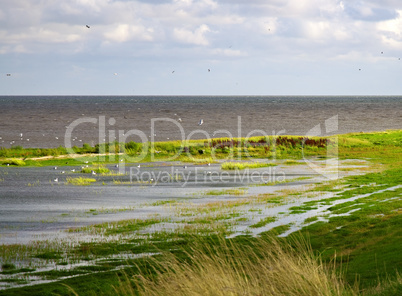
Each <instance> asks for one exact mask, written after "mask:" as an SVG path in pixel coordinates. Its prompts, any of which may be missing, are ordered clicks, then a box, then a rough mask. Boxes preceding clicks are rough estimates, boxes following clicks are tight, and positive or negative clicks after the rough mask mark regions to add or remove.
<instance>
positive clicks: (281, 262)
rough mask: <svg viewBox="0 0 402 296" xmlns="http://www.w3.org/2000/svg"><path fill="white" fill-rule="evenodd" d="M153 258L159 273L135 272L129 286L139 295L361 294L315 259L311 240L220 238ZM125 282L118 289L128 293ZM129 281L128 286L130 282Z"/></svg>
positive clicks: (309, 295) (128, 289)
mask: <svg viewBox="0 0 402 296" xmlns="http://www.w3.org/2000/svg"><path fill="white" fill-rule="evenodd" d="M165 256H166V258H165V260H162V261H161V260H160V259H159V260H158V261H156V260H155V262H154V263H155V264H156V265H155V266H156V268H155V270H154V272H156V276H146V275H145V276H143V275H140V276H138V275H136V276H135V277H133V278H132V280H131V284H133V286H134V287H135V290H138V291H139V294H140V295H175V296H180V295H211V296H212V295H213V296H219V295H225V296H226V295H289V296H291V295H297V296H300V295H306V296H311V295H357V294H358V290H357V289H356V288H353V287H349V286H348V285H347V284H345V283H344V282H343V281H342V280H341V278H340V276H339V275H338V274H337V273H336V272H335V268H334V267H328V266H327V265H324V264H323V263H322V262H320V260H319V259H317V258H316V257H315V256H314V254H313V252H312V250H311V248H310V247H309V245H308V244H307V243H304V242H302V243H300V242H299V243H297V246H296V248H292V247H291V246H290V245H284V244H282V243H280V242H279V241H278V240H276V239H271V240H270V241H269V242H268V241H266V240H262V239H261V240H258V241H257V242H254V243H252V244H251V245H250V244H247V245H243V244H233V243H231V242H230V241H227V240H225V239H221V240H220V243H219V244H218V245H215V246H209V245H208V244H207V245H206V244H202V243H199V244H197V245H196V246H195V247H193V248H192V249H191V250H190V251H189V252H187V256H188V260H184V261H183V260H181V259H180V258H179V257H177V256H174V255H172V254H165ZM131 284H128V282H127V281H125V284H121V285H120V287H116V293H117V294H121V295H123V294H124V295H130V294H131V293H130V292H131V291H133V290H132V288H133V287H132V286H131ZM129 285H130V286H129Z"/></svg>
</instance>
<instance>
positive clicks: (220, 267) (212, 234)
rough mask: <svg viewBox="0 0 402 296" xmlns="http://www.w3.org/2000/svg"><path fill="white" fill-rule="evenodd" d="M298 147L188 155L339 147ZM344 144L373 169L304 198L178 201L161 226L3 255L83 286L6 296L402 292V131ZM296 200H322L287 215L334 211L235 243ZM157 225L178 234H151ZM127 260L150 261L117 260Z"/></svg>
mask: <svg viewBox="0 0 402 296" xmlns="http://www.w3.org/2000/svg"><path fill="white" fill-rule="evenodd" d="M268 139H269V138H268ZM284 139H286V140H284ZM290 139H293V140H292V141H293V142H292V141H291V140H290ZM331 139H332V143H335V139H334V138H331ZM331 139H330V141H331ZM299 140H300V137H284V138H282V139H281V140H280V143H279V141H278V143H279V144H278V145H277V146H275V149H272V148H273V147H272V145H270V146H269V145H268V144H267V143H268V140H267V138H253V140H252V142H250V140H245V139H242V140H234V139H233V140H232V139H226V140H223V139H221V142H215V143H214V142H212V143H209V142H207V143H205V142H204V141H194V142H191V143H188V146H185V147H188V151H187V152H188V153H190V155H192V154H191V153H193V154H194V155H193V157H194V159H197V160H203V159H208V160H210V159H211V157H212V156H214V155H215V156H217V157H218V158H219V157H220V158H221V159H226V157H229V156H230V155H232V156H233V158H235V157H236V156H238V155H239V154H241V155H242V156H247V155H248V156H250V157H256V158H265V159H271V158H273V157H278V158H284V159H292V160H299V159H301V157H302V155H303V154H304V155H308V156H309V157H310V156H318V157H326V156H327V155H328V154H327V152H328V149H329V148H331V147H333V146H328V145H329V144H328V143H329V142H328V141H327V140H325V141H324V140H320V141H318V140H315V141H316V142H311V143H310V144H311V145H309V146H308V147H307V148H306V147H302V145H301V143H300V142H298V141H299ZM336 141H337V143H338V154H339V157H340V158H341V159H345V160H346V159H350V163H351V165H358V164H359V163H360V162H359V161H360V160H364V161H369V163H370V164H371V166H370V168H369V169H370V170H369V171H367V172H364V171H362V174H360V175H356V176H349V177H345V178H344V179H341V180H336V181H331V182H323V183H321V184H316V185H314V186H310V187H306V188H305V189H303V190H299V191H290V190H288V191H286V190H284V191H278V192H277V193H272V194H271V193H270V194H261V195H258V196H247V197H244V196H242V195H243V194H239V197H238V198H237V199H236V200H230V201H212V202H210V203H208V204H203V205H188V204H182V203H181V202H180V201H177V200H172V201H169V202H165V203H158V204H156V205H155V206H160V207H169V208H173V210H175V213H176V217H178V218H177V220H173V219H171V218H161V217H152V218H149V219H144V220H125V221H118V222H113V223H104V224H99V225H94V226H91V227H86V228H82V229H71V230H70V232H71V233H77V234H79V233H80V234H85V233H91V234H98V235H101V236H102V237H103V238H104V240H103V241H97V242H89V243H88V242H87V243H80V244H78V245H74V244H68V243H64V242H59V244H58V245H56V244H54V243H53V242H49V243H48V244H47V245H46V244H45V243H44V244H42V245H40V244H39V245H31V246H29V247H24V246H2V247H1V248H0V254H1V256H2V258H6V260H4V259H3V264H8V265H6V268H3V269H2V272H3V273H4V272H6V273H13V272H14V273H15V274H18V273H19V272H21V267H20V266H18V265H15V264H14V265H13V258H19V259H21V260H22V259H24V258H25V257H24V256H27V257H35V258H38V259H39V258H42V259H43V258H45V259H46V260H49V261H51V262H55V263H56V265H57V266H58V269H57V270H52V271H46V272H41V273H39V272H37V271H35V270H32V271H28V272H29V273H32V274H35V272H36V273H38V274H37V276H42V277H44V278H47V279H60V278H61V277H62V276H73V275H75V276H77V277H75V278H69V279H63V280H62V281H61V282H55V283H50V284H44V285H36V286H33V287H23V288H18V289H8V290H4V291H2V290H0V295H200V294H203V295H243V294H245V295H400V294H402V279H401V277H400V276H399V273H400V271H401V268H402V265H401V264H402V255H401V254H402V253H401V252H400V250H401V249H402V244H401V242H402V231H401V229H402V228H401V225H402V221H401V208H402V188H401V187H399V186H400V185H401V184H402V159H401V155H402V130H400V131H388V132H382V133H356V134H348V135H339V136H338V137H337V140H336ZM250 143H252V144H250ZM190 144H191V145H190ZM218 144H219V146H217V145H218ZM270 144H272V140H270ZM320 145H321V146H322V147H320ZM175 147H179V144H177V143H176V142H169V143H163V144H160V145H159V146H157V145H155V149H156V150H157V151H159V153H157V154H156V155H157V157H160V159H163V158H164V157H168V156H171V155H174V153H175V149H176V148H175ZM190 147H195V148H190ZM267 147H268V149H267ZM137 148H138V149H137V152H136V153H140V148H139V147H137ZM191 149H192V150H191ZM191 151H192V152H191ZM200 151H202V153H201V152H200ZM187 152H186V151H183V155H182V156H179V158H180V157H187V158H188V157H189V156H188V153H187ZM273 153H275V154H273ZM25 161H26V160H25ZM291 162H292V161H289V164H288V165H291ZM207 163H209V161H208V162H207ZM296 165H298V162H297V163H296ZM210 193H211V194H212V195H231V196H237V194H232V193H231V191H228V190H226V191H217V192H205V191H204V195H209V194H210ZM242 193H244V192H242ZM328 193H331V194H332V195H331V197H330V198H326V199H325V200H324V199H319V198H315V199H314V198H313V197H320V196H324V195H326V194H328ZM298 196H307V197H312V198H311V200H309V201H307V202H304V203H302V204H300V205H299V206H297V207H293V208H291V209H290V210H289V213H284V214H283V215H303V214H306V213H309V212H312V211H314V210H316V209H319V208H320V207H327V210H326V211H323V212H322V213H320V214H319V216H318V217H316V216H313V217H308V218H306V219H305V221H304V223H305V225H304V227H302V229H301V230H300V231H299V232H296V233H293V234H291V235H290V236H287V237H280V238H277V237H276V235H280V234H283V233H285V231H287V230H289V229H290V227H291V226H292V225H281V226H278V227H275V228H271V229H270V230H267V231H262V232H261V234H260V235H259V236H258V237H252V236H250V235H247V234H243V235H239V236H236V237H234V238H230V239H229V238H225V237H228V236H229V235H231V234H233V229H234V227H235V226H236V225H239V224H240V225H249V226H248V227H250V228H252V229H264V227H267V226H269V225H270V224H272V223H275V221H276V220H277V217H271V216H269V217H262V215H261V219H259V221H258V222H256V223H254V222H253V223H251V222H250V223H248V224H247V221H248V219H250V216H252V215H257V216H258V217H260V216H259V212H261V211H262V210H261V209H264V207H272V206H275V205H283V204H285V203H286V201H287V199H288V198H290V197H296V198H297V197H298ZM250 213H252V214H251V215H250ZM300 217H301V216H300ZM242 223H244V224H242ZM158 225H160V226H164V225H167V226H172V225H173V226H174V227H173V230H165V229H164V228H163V227H161V228H160V229H159V230H157V231H152V232H151V231H149V230H150V229H153V228H152V227H155V226H158ZM24 248H25V249H24ZM127 253H129V254H137V255H142V257H140V258H128V259H122V258H118V259H113V258H112V257H111V256H112V255H116V254H127ZM24 254H25V255H24ZM149 254H153V256H151V257H150V256H148V255H149ZM24 260H25V259H24ZM74 262H88V264H87V265H86V266H81V267H79V266H78V267H75V268H73V269H71V270H63V268H62V267H63V266H66V265H65V264H70V263H74ZM32 269H35V266H33V267H32ZM94 271H96V272H97V273H94ZM21 280H24V278H23V277H22V278H21Z"/></svg>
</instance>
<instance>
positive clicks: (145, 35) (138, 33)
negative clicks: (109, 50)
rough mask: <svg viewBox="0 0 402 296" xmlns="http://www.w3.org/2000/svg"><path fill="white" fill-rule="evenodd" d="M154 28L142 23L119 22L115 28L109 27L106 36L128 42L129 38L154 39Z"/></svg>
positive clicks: (110, 39)
mask: <svg viewBox="0 0 402 296" xmlns="http://www.w3.org/2000/svg"><path fill="white" fill-rule="evenodd" d="M153 33H154V30H153V29H152V28H148V29H147V28H145V27H144V26H141V25H129V24H117V25H116V26H115V28H113V29H109V30H107V31H106V32H105V33H104V36H105V38H106V39H107V40H109V41H115V42H126V41H129V40H145V41H152V40H153Z"/></svg>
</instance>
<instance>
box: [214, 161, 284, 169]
mask: <svg viewBox="0 0 402 296" xmlns="http://www.w3.org/2000/svg"><path fill="white" fill-rule="evenodd" d="M271 166H276V164H274V163H261V162H231V161H230V162H224V163H222V164H221V169H222V170H244V169H256V168H263V167H271Z"/></svg>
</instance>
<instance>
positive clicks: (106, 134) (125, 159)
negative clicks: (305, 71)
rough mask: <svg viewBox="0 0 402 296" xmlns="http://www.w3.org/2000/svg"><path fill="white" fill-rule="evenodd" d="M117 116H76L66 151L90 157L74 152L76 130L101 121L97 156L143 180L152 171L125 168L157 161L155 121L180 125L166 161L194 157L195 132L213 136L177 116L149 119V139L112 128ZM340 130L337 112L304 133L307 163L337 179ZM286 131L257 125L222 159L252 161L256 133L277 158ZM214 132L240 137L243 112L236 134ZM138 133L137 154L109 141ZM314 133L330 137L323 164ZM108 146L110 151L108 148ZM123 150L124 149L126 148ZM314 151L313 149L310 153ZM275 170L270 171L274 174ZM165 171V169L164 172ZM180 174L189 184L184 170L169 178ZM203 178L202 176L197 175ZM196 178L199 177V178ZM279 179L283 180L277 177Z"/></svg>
mask: <svg viewBox="0 0 402 296" xmlns="http://www.w3.org/2000/svg"><path fill="white" fill-rule="evenodd" d="M115 123H116V120H115V119H114V118H112V117H111V118H109V119H108V120H106V117H105V116H99V117H98V118H95V117H82V118H78V119H76V120H74V121H73V122H72V123H71V124H70V125H69V126H67V129H66V132H65V137H64V144H65V147H66V149H67V152H68V153H69V154H70V156H71V157H73V158H80V159H82V160H83V161H88V160H89V158H87V159H86V158H85V157H84V158H83V157H82V155H81V156H80V155H75V154H74V149H73V146H72V138H73V137H72V134H73V132H74V130H76V129H78V128H79V127H80V125H83V124H92V125H98V140H99V141H98V143H99V151H98V154H97V158H98V161H99V162H102V161H107V160H109V161H115V160H116V157H118V159H119V166H118V167H119V173H120V174H123V175H124V174H126V172H127V169H129V172H130V179H131V180H135V179H136V178H137V179H138V180H142V181H144V180H145V179H146V176H147V174H150V173H149V172H143V173H144V175H143V176H142V177H141V178H140V177H139V174H140V171H138V172H137V170H136V168H131V167H130V168H126V164H128V163H140V162H142V161H143V160H144V159H145V158H146V157H148V156H150V158H149V159H150V161H155V160H156V159H157V158H156V157H155V155H156V154H157V153H158V151H157V149H156V146H155V131H156V128H155V125H156V123H169V124H173V125H175V126H177V128H178V130H179V131H180V135H181V138H180V139H178V142H180V143H181V144H180V147H179V148H178V149H177V150H176V153H175V154H174V155H171V156H170V157H169V158H167V159H164V160H166V161H173V160H176V159H178V157H179V156H180V155H183V154H186V156H188V158H189V159H190V160H191V159H194V158H193V155H192V154H191V153H190V151H189V150H188V149H185V145H186V143H188V141H190V140H192V139H193V138H194V136H195V135H199V134H201V135H203V136H204V139H205V141H207V142H210V141H212V140H213V139H212V138H211V136H210V134H209V133H208V132H206V131H205V130H202V129H194V130H192V131H191V132H190V133H189V134H188V135H187V136H186V134H185V131H184V128H183V126H182V125H181V123H180V122H179V121H177V120H174V119H172V118H152V119H151V120H150V136H149V138H150V139H149V140H148V137H147V135H146V134H145V133H144V132H143V131H141V130H138V129H131V130H128V131H125V130H116V129H113V126H114V125H115ZM337 131H338V115H336V116H333V117H331V118H329V119H327V120H325V122H324V125H323V128H322V126H321V124H318V125H316V126H314V127H313V128H312V129H310V130H309V131H308V132H307V133H306V134H305V136H304V137H303V140H302V156H303V160H304V161H305V162H306V163H307V164H308V166H309V167H310V168H311V169H312V170H313V171H315V172H316V173H318V174H320V175H322V176H323V177H324V178H326V179H329V180H334V179H337V178H338V138H337V137H336V136H335V135H332V134H333V133H335V132H337ZM285 133H286V131H285V130H280V131H279V132H275V131H272V133H271V135H270V136H272V137H268V136H267V135H268V133H267V132H266V131H264V130H261V129H257V130H253V131H251V132H249V133H248V134H247V135H246V136H245V137H244V138H243V139H244V140H243V142H242V141H237V144H235V146H234V147H236V145H238V147H237V148H239V149H241V150H242V153H238V154H237V155H236V156H234V154H233V150H229V152H228V153H227V154H226V155H225V158H224V159H223V160H238V161H241V160H250V161H252V160H253V158H252V157H251V155H250V153H249V149H248V148H247V147H249V146H250V142H249V138H250V137H255V136H261V137H266V141H267V142H266V144H268V145H269V146H270V148H271V158H272V160H273V161H274V162H275V161H276V157H277V151H276V141H277V137H279V136H281V135H284V134H285ZM214 134H215V135H220V136H221V137H225V138H228V139H234V138H241V135H242V129H241V116H238V124H237V135H233V134H232V133H231V132H230V131H228V130H224V129H221V130H217V131H215V133H214ZM133 136H135V137H137V138H139V139H140V140H141V143H140V144H141V145H142V149H141V151H140V153H139V154H136V155H129V154H127V153H125V152H122V153H115V146H114V145H107V144H108V143H115V142H117V143H121V144H123V145H124V144H125V143H127V142H128V140H129V138H130V137H133ZM311 137H329V138H328V140H327V145H325V147H326V155H325V160H323V161H322V162H321V163H320V164H317V161H313V160H311V158H310V157H309V147H308V141H309V139H310V138H311ZM107 149H109V150H108V151H106V150H107ZM123 151H124V149H123ZM215 153H216V152H215V149H212V150H211V156H210V157H211V158H212V159H213V160H216V159H217V158H216V154H215ZM310 154H311V153H310ZM220 160H222V158H220ZM272 173H273V172H271V174H272ZM161 174H162V173H161ZM213 174H215V172H211V173H210V174H208V175H209V176H206V178H203V179H204V180H206V179H209V180H211V182H213V179H211V177H212V176H213ZM251 174H252V173H251V172H250V171H243V173H242V176H240V175H238V179H239V180H243V179H244V180H248V179H250V178H255V176H254V177H253V176H251ZM175 175H177V176H178V178H181V180H187V181H186V182H184V183H185V184H187V182H188V180H190V176H186V175H185V174H184V173H183V172H173V173H171V174H170V177H169V178H170V179H171V178H172V176H175ZM226 177H227V176H225V174H223V172H220V175H219V177H217V178H215V179H217V180H219V181H220V182H224V180H225V178H226ZM198 178H199V180H198V181H200V177H198ZM259 178H260V181H262V182H264V178H266V176H263V177H261V176H259ZM148 179H149V180H154V181H155V180H158V179H159V180H162V176H161V175H160V176H155V175H154V176H151V177H149V178H148ZM164 180H168V176H166V177H164ZM196 181H197V180H196ZM276 181H279V182H280V180H276ZM268 182H274V181H268ZM165 183H166V182H165Z"/></svg>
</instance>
